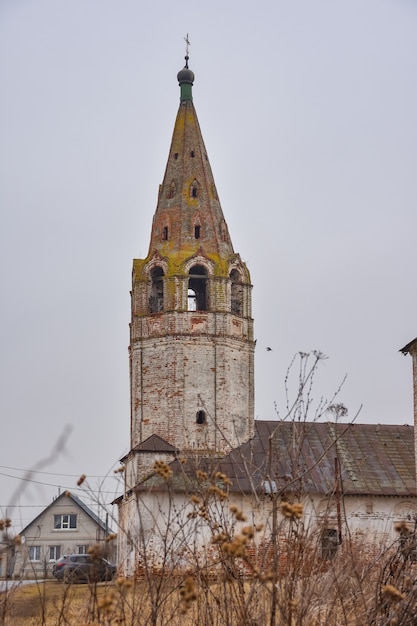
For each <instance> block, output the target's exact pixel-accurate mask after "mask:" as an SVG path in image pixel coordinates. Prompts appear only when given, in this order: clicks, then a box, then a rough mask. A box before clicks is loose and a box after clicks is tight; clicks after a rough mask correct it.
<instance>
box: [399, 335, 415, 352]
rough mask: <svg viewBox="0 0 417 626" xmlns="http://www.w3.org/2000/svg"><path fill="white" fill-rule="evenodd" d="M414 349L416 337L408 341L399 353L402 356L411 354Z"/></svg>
mask: <svg viewBox="0 0 417 626" xmlns="http://www.w3.org/2000/svg"><path fill="white" fill-rule="evenodd" d="M415 349H417V337H416V338H415V339H413V340H412V341H410V343H407V345H406V346H404V348H401V349H400V352H402V353H403V354H411V353H412V352H413V350H415Z"/></svg>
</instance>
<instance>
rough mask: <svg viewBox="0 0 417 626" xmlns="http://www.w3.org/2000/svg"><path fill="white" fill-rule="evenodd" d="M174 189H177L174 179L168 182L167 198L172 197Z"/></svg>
mask: <svg viewBox="0 0 417 626" xmlns="http://www.w3.org/2000/svg"><path fill="white" fill-rule="evenodd" d="M176 190H177V186H176V184H175V183H174V181H172V183H171V184H170V186H169V189H168V193H167V198H168V199H170V198H173V197H174V196H175V192H176Z"/></svg>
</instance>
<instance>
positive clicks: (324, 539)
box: [321, 528, 339, 561]
mask: <svg viewBox="0 0 417 626" xmlns="http://www.w3.org/2000/svg"><path fill="white" fill-rule="evenodd" d="M338 547H339V533H338V532H337V530H336V528H325V529H324V530H323V533H322V535H321V557H322V559H325V560H326V561H331V560H332V559H334V558H335V556H336V553H337V549H338Z"/></svg>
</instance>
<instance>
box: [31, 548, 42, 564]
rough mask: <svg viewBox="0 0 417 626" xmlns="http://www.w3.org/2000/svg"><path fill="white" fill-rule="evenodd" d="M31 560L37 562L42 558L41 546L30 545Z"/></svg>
mask: <svg viewBox="0 0 417 626" xmlns="http://www.w3.org/2000/svg"><path fill="white" fill-rule="evenodd" d="M29 560H30V561H37V562H39V561H40V560H41V546H29Z"/></svg>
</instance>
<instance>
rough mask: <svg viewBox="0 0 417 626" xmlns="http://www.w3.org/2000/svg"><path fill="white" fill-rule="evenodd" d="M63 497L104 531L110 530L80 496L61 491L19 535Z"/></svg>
mask: <svg viewBox="0 0 417 626" xmlns="http://www.w3.org/2000/svg"><path fill="white" fill-rule="evenodd" d="M64 498H70V499H71V500H72V501H73V502H74V503H75V504H76V505H77V506H79V507H80V508H81V509H82V510H83V511H84V513H86V514H87V515H88V516H89V517H91V519H92V520H93V521H94V522H95V523H96V524H97V526H99V527H100V528H101V529H102V530H104V531H108V532H111V530H110V529H109V528H108V526H107V525H106V524H105V522H103V521H102V520H101V519H100V518H99V517H98V515H96V514H95V513H94V512H93V511H92V510H91V509H90V507H88V506H87V505H86V504H85V503H84V502H83V501H82V500H80V498H78V497H77V496H75V495H74V494H73V493H70V492H69V491H64V492H63V493H61V495H59V496H58V497H57V498H55V500H53V501H52V502H51V504H49V505H48V506H47V507H46V508H45V509H44V510H43V511H42V512H41V513H39V515H37V516H36V517H35V518H34V519H33V520H32V521H31V522H30V523H29V524H28V525H27V526H25V528H23V530H22V531H21V532H20V534H21V535H24V534H25V532H26V531H27V529H28V528H29V527H30V526H32V524H34V523H35V522H37V520H38V519H39V518H40V517H41V516H42V515H44V514H45V512H46V511H48V509H50V508H51V507H53V506H54V505H55V504H56V503H57V502H59V500H62V499H64Z"/></svg>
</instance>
